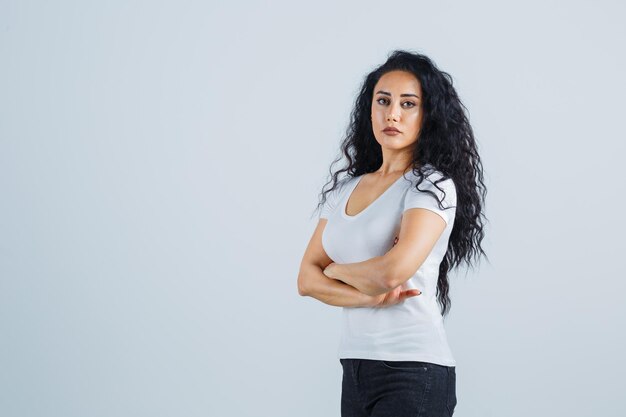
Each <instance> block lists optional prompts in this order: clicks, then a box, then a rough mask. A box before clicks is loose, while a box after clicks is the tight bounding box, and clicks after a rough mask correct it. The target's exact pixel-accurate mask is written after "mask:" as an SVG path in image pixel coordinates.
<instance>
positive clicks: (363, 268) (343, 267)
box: [323, 256, 390, 296]
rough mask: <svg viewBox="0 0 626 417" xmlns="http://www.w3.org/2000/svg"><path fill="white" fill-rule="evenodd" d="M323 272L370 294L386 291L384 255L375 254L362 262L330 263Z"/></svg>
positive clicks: (387, 289)
mask: <svg viewBox="0 0 626 417" xmlns="http://www.w3.org/2000/svg"><path fill="white" fill-rule="evenodd" d="M323 273H324V274H325V275H326V276H328V277H329V278H333V279H335V280H339V281H343V282H344V283H346V284H348V285H350V286H352V287H354V288H356V289H357V290H359V291H360V292H362V293H363V294H366V295H370V296H376V295H380V294H383V293H386V292H388V291H389V290H390V288H389V279H388V277H389V265H388V260H387V258H386V257H384V256H375V257H373V258H370V259H368V260H366V261H363V262H355V263H348V264H336V263H333V264H330V265H329V266H328V267H327V268H326V269H325V270H324V271H323Z"/></svg>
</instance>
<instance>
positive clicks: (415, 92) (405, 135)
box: [372, 71, 423, 150]
mask: <svg viewBox="0 0 626 417" xmlns="http://www.w3.org/2000/svg"><path fill="white" fill-rule="evenodd" d="M422 116H423V115H422V87H421V84H420V82H419V80H418V79H417V78H416V77H415V76H414V75H413V74H411V73H409V72H406V71H391V72H388V73H386V74H385V75H383V76H382V77H380V79H379V80H378V82H377V83H376V86H375V87H374V97H373V100H372V129H373V131H374V136H375V137H376V141H378V143H379V144H380V146H382V147H383V149H384V148H387V149H388V150H399V149H403V148H407V147H409V148H411V147H412V145H413V144H414V143H415V142H416V141H417V136H418V134H419V131H420V128H421V126H422ZM387 127H395V128H396V129H398V130H399V131H400V133H396V134H394V133H393V132H385V131H383V130H384V129H385V128H387Z"/></svg>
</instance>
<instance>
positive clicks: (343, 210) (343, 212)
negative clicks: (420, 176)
mask: <svg viewBox="0 0 626 417" xmlns="http://www.w3.org/2000/svg"><path fill="white" fill-rule="evenodd" d="M409 173H411V171H410V170H409V171H407V172H405V173H403V174H402V175H400V176H399V177H398V178H397V179H396V180H395V181H394V182H393V183H391V185H390V186H389V187H387V189H386V190H385V191H383V193H382V194H381V195H379V196H378V197H377V198H376V199H375V200H374V201H372V202H371V203H369V204H368V205H367V206H366V207H365V208H364V209H363V210H361V211H359V212H358V213H357V214H355V215H353V216H351V215H349V214H346V209H347V208H348V201H349V200H350V197H351V196H352V193H353V192H354V190H355V189H356V187H357V185H359V182H361V180H362V179H363V177H364V176H365V174H362V175H359V176H358V177H355V178H354V179H355V181H354V185H353V186H352V187H351V188H350V190H349V191H348V193H346V194H347V195H346V197H345V199H344V201H343V203H342V205H341V216H342V217H343V218H344V219H346V220H356V219H357V218H359V217H361V215H362V214H363V213H365V212H366V211H368V210H369V209H370V207H372V206H373V205H374V204H376V202H378V201H379V200H381V199H382V198H383V197H384V196H385V195H386V194H388V193H389V192H390V191H391V189H392V188H393V187H395V186H396V184H398V183H399V182H400V180H401V179H406V175H407V174H409Z"/></svg>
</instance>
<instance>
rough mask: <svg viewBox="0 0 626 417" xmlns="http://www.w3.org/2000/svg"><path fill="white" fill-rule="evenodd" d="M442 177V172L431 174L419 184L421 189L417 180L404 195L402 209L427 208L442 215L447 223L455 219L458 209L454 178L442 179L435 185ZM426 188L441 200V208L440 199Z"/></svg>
mask: <svg viewBox="0 0 626 417" xmlns="http://www.w3.org/2000/svg"><path fill="white" fill-rule="evenodd" d="M441 177H442V175H441V174H440V173H436V174H431V175H429V176H428V177H426V178H424V180H423V181H422V182H421V184H419V186H418V187H419V190H418V189H417V188H416V184H417V180H415V181H414V182H413V184H412V185H411V187H410V188H409V190H407V193H406V195H405V197H404V207H403V209H402V211H403V212H404V211H406V210H408V209H412V208H425V209H428V210H430V211H433V212H435V213H437V214H438V215H440V216H441V217H442V218H443V219H444V220H445V222H446V225H447V224H449V223H450V221H451V220H452V221H453V220H454V216H455V211H456V187H455V185H454V181H452V178H447V179H445V180H443V181H440V182H438V183H437V185H436V186H435V184H434V183H435V182H436V181H437V180H439V179H440V178H441ZM437 187H439V188H440V189H441V190H439V189H438V188H437ZM420 190H421V191H420ZM426 190H428V191H432V192H433V193H435V195H436V196H437V198H438V199H439V200H441V206H442V207H441V208H440V207H439V202H438V200H437V199H435V197H434V196H433V195H432V194H430V193H429V192H427V191H426Z"/></svg>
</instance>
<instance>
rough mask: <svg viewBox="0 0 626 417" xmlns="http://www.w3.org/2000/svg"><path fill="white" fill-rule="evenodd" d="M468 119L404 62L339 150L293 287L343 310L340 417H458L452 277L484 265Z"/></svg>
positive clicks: (396, 60)
mask: <svg viewBox="0 0 626 417" xmlns="http://www.w3.org/2000/svg"><path fill="white" fill-rule="evenodd" d="M463 109H464V107H463V105H462V103H461V101H460V99H459V97H458V95H457V93H456V91H455V89H454V88H453V86H452V80H451V77H450V76H449V74H447V73H445V72H442V71H440V70H439V69H437V67H436V66H435V64H434V63H433V62H432V61H431V60H430V59H429V58H428V57H426V56H424V55H420V54H414V53H411V52H407V51H395V52H393V53H392V54H391V55H390V56H389V58H388V60H387V61H386V62H385V63H384V64H383V65H381V66H380V67H379V68H377V69H375V70H374V71H373V72H372V73H370V74H369V75H368V76H367V77H366V79H365V81H364V84H363V86H362V88H361V91H360V94H359V96H358V98H357V101H356V106H355V109H354V110H353V112H352V120H351V123H350V127H349V129H348V132H347V137H346V139H345V140H344V142H343V144H342V151H343V154H344V155H345V156H346V157H347V159H348V162H349V164H348V166H347V167H346V168H344V169H341V170H339V171H337V172H335V174H334V175H333V177H332V179H333V186H332V187H331V189H329V190H327V191H326V192H324V193H322V194H323V200H322V201H321V203H320V205H322V206H323V207H322V210H321V212H320V216H319V223H318V225H317V228H316V229H315V231H314V233H313V236H312V238H311V241H310V242H309V245H308V246H307V249H306V252H305V254H304V257H303V259H302V264H301V267H300V273H299V276H298V289H299V293H300V294H301V295H306V296H311V297H314V298H316V299H318V300H320V301H322V302H324V303H326V304H330V305H334V306H342V307H343V317H342V319H343V320H342V321H343V323H342V335H341V343H340V346H339V352H338V353H339V360H340V363H341V365H342V367H343V380H342V393H341V415H342V417H348V416H372V417H378V416H393V417H402V416H433V417H434V416H451V415H452V413H453V412H454V408H455V406H456V403H457V400H456V373H455V371H456V362H455V360H454V358H453V356H452V353H451V351H450V348H449V346H448V342H447V337H446V333H445V330H444V326H443V319H444V317H445V315H446V313H447V311H448V310H449V306H450V297H449V296H448V288H449V285H448V277H447V275H448V271H449V270H450V269H451V268H453V267H455V266H458V265H459V264H460V263H461V262H462V261H464V262H466V263H467V264H468V265H469V266H471V265H472V257H475V258H479V257H480V255H481V254H482V255H486V254H485V252H484V251H483V249H482V248H481V245H480V243H481V241H482V239H483V235H484V234H483V223H482V220H481V216H482V217H484V215H483V213H482V207H483V201H484V198H485V194H486V188H485V185H484V183H483V173H482V164H481V162H480V158H479V156H478V153H477V146H476V143H475V140H474V135H473V132H472V128H471V126H470V124H469V121H468V119H467V117H466V115H465V113H464V111H463ZM335 162H337V161H335ZM342 172H347V173H348V176H347V177H346V178H344V179H342V180H338V179H337V177H338V174H339V173H342ZM327 194H328V196H327ZM437 302H439V304H440V305H441V310H440V309H439V308H438V307H437Z"/></svg>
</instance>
